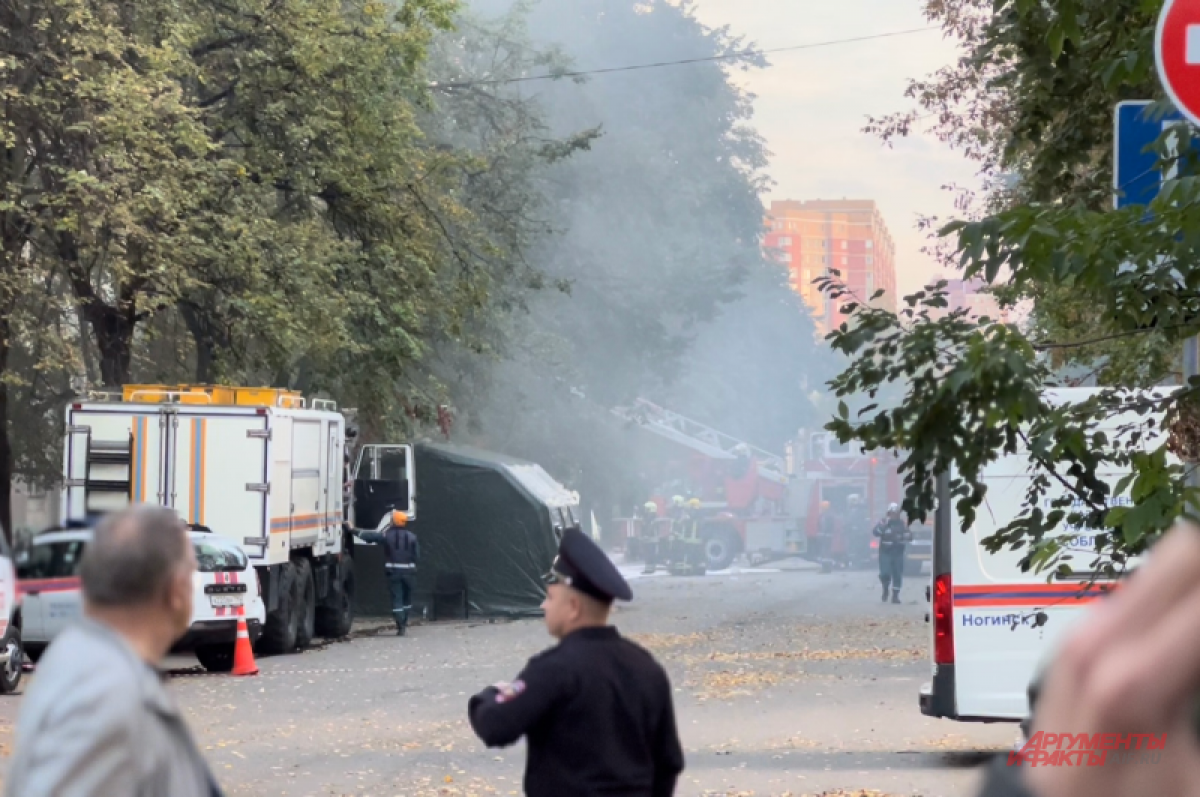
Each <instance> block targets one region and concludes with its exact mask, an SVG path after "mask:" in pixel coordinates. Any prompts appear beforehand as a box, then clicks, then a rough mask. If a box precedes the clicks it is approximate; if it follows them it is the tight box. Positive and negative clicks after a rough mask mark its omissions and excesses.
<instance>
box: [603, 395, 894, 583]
mask: <svg viewBox="0 0 1200 797" xmlns="http://www.w3.org/2000/svg"><path fill="white" fill-rule="evenodd" d="M613 414H615V415H617V416H618V417H619V418H621V419H623V420H625V421H626V422H628V423H631V424H635V425H637V426H639V427H641V428H642V429H645V430H646V431H649V432H651V433H653V434H655V435H657V436H659V437H660V438H664V439H666V440H670V441H672V442H674V443H676V444H678V445H680V446H682V447H684V448H686V449H688V450H689V451H690V458H689V459H688V461H687V473H686V475H685V476H684V477H683V478H682V479H681V481H682V482H683V483H684V484H685V485H686V488H685V489H684V492H686V493H687V494H688V495H687V497H689V498H691V497H694V498H698V499H700V501H701V507H702V519H701V528H700V536H701V538H702V539H703V540H704V544H705V553H706V554H707V557H708V567H709V569H710V570H723V569H725V568H727V567H729V565H730V564H732V562H733V561H734V559H735V558H737V556H738V555H739V554H746V556H747V557H748V558H749V560H750V561H751V562H752V563H756V564H757V563H762V562H767V561H772V560H778V559H783V558H787V557H792V556H800V557H802V558H811V557H812V555H813V554H812V549H813V547H814V546H813V545H812V540H813V538H814V537H815V536H816V534H817V531H818V528H819V522H820V517H821V506H822V503H823V502H828V503H829V509H830V510H831V511H833V512H835V513H837V514H838V515H840V516H841V517H843V518H846V519H850V518H851V517H852V515H853V512H854V510H853V509H852V506H851V505H852V503H853V502H852V500H851V496H858V504H859V507H860V509H859V512H860V513H862V514H863V522H865V523H871V522H874V521H877V520H878V519H879V518H881V517H883V515H884V513H885V512H886V510H887V506H888V504H889V503H892V502H898V501H899V500H900V495H901V483H900V478H899V473H898V468H897V463H898V461H897V459H896V457H895V456H893V455H890V454H883V453H871V454H867V453H866V452H864V451H862V450H861V449H859V448H857V447H852V446H850V445H843V444H840V443H838V441H837V439H836V438H835V437H834V436H833V435H831V434H829V433H826V432H815V433H809V432H807V431H805V430H801V431H800V433H799V435H798V436H797V438H796V439H795V440H793V441H792V442H790V443H789V444H788V446H787V451H788V453H787V455H786V456H779V455H777V454H772V453H771V452H769V451H765V450H763V449H760V448H757V447H755V446H752V445H750V444H748V443H746V442H745V441H742V440H739V439H737V438H735V437H732V436H730V435H727V434H724V433H722V432H719V431H717V430H716V429H713V428H711V427H709V426H706V425H705V424H702V423H700V422H698V421H694V420H692V419H690V418H687V417H685V416H683V415H680V414H679V413H677V412H673V411H671V410H668V409H666V408H664V407H661V406H659V405H657V404H654V403H653V402H651V401H648V400H646V399H638V400H637V401H636V402H634V403H633V404H632V405H631V406H628V407H619V408H616V409H614V410H613ZM670 499H671V496H670V495H657V496H655V502H656V503H657V504H658V505H659V507H660V513H662V512H664V511H666V509H667V508H669V503H670ZM626 525H627V528H632V523H629V522H627V524H626Z"/></svg>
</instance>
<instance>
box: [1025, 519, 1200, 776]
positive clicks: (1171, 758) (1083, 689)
mask: <svg viewBox="0 0 1200 797" xmlns="http://www.w3.org/2000/svg"><path fill="white" fill-rule="evenodd" d="M1198 689H1200V529H1198V528H1197V527H1196V526H1194V525H1192V524H1189V523H1180V524H1179V526H1178V527H1177V528H1176V529H1175V530H1173V531H1172V532H1171V533H1170V534H1169V535H1167V537H1165V538H1164V539H1163V540H1161V541H1160V542H1159V543H1158V544H1157V545H1155V546H1154V548H1153V549H1152V550H1151V551H1150V554H1149V556H1148V558H1147V562H1146V563H1145V564H1144V565H1142V566H1141V567H1140V568H1139V569H1138V571H1137V572H1136V573H1134V574H1133V575H1132V576H1130V577H1129V578H1128V579H1127V580H1126V581H1125V582H1123V583H1122V585H1121V587H1120V588H1119V589H1118V590H1117V591H1116V593H1115V594H1114V595H1113V596H1111V597H1109V598H1107V599H1105V600H1104V601H1103V602H1102V603H1101V604H1100V605H1099V606H1097V608H1096V610H1095V611H1094V613H1092V614H1091V615H1090V616H1089V617H1088V618H1087V619H1086V620H1085V621H1084V622H1083V623H1082V624H1081V626H1080V627H1079V628H1078V629H1077V630H1076V631H1075V632H1074V633H1073V634H1072V635H1071V638H1070V639H1069V640H1068V641H1067V643H1066V644H1065V645H1064V647H1063V649H1062V652H1061V653H1060V654H1059V655H1058V657H1057V659H1056V660H1055V662H1054V663H1053V665H1052V666H1051V668H1050V669H1049V671H1048V673H1047V676H1046V679H1045V681H1044V684H1043V689H1042V692H1041V695H1040V697H1039V701H1038V705H1037V709H1036V711H1035V713H1034V720H1033V728H1032V732H1033V733H1037V732H1039V731H1042V732H1045V733H1047V734H1068V733H1069V734H1086V735H1088V736H1091V735H1092V734H1120V735H1122V736H1124V735H1126V734H1154V735H1156V736H1161V735H1162V734H1166V746H1165V747H1164V748H1163V749H1162V750H1154V751H1148V752H1149V754H1150V755H1153V754H1154V753H1160V754H1161V756H1160V759H1159V762H1158V763H1151V762H1142V761H1139V760H1136V759H1139V758H1140V757H1141V756H1140V755H1139V753H1140V752H1141V751H1135V752H1134V753H1133V755H1132V756H1130V758H1132V759H1134V760H1131V761H1126V760H1119V761H1113V760H1111V756H1112V754H1110V760H1109V761H1107V762H1106V763H1105V764H1104V765H1103V766H1088V765H1087V763H1086V754H1084V759H1085V761H1083V762H1081V763H1082V765H1079V764H1076V765H1075V766H1065V765H1064V766H1046V765H1044V764H1042V765H1038V766H1029V765H1025V776H1026V782H1027V784H1028V785H1029V787H1030V788H1031V790H1032V791H1033V792H1034V794H1035V795H1037V797H1143V795H1146V796H1148V795H1156V796H1161V797H1176V796H1178V797H1184V796H1185V795H1186V796H1188V797H1191V796H1193V795H1195V797H1200V739H1198V738H1197V736H1196V733H1195V731H1194V730H1193V727H1192V716H1193V713H1192V712H1193V706H1194V698H1195V696H1196V693H1197V690H1198ZM1064 749H1065V748H1064ZM1121 752H1124V751H1121Z"/></svg>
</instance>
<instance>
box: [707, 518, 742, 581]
mask: <svg viewBox="0 0 1200 797" xmlns="http://www.w3.org/2000/svg"><path fill="white" fill-rule="evenodd" d="M701 534H702V535H703V539H704V557H705V559H707V560H708V569H709V570H724V569H725V568H727V567H729V566H730V565H731V564H733V560H734V559H736V558H737V555H738V553H739V552H740V551H741V548H742V541H741V539H740V538H739V537H738V535H737V532H736V531H734V530H733V529H731V528H727V527H721V526H716V527H710V528H708V529H706V530H704V531H703V532H701Z"/></svg>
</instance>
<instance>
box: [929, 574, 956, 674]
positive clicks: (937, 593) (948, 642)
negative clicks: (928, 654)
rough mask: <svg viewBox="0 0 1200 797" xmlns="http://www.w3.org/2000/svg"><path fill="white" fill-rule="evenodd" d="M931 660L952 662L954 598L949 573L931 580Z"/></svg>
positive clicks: (939, 662)
mask: <svg viewBox="0 0 1200 797" xmlns="http://www.w3.org/2000/svg"><path fill="white" fill-rule="evenodd" d="M933 661H934V663H936V664H953V663H954V600H953V599H952V598H951V583H950V574H949V573H945V574H943V575H940V576H938V577H937V578H935V579H934V580H933Z"/></svg>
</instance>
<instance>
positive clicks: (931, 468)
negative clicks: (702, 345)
mask: <svg viewBox="0 0 1200 797" xmlns="http://www.w3.org/2000/svg"><path fill="white" fill-rule="evenodd" d="M989 5H992V4H985V3H982V2H974V1H973V0H965V1H964V2H956V3H950V2H947V3H932V2H931V3H930V4H929V6H928V9H929V10H930V12H931V14H932V15H933V16H934V17H935V18H939V19H943V20H944V21H946V22H947V24H948V25H949V26H950V27H951V28H952V29H955V28H954V26H955V25H958V24H961V21H962V20H963V19H964V18H965V17H966V16H970V17H971V19H972V20H974V21H973V22H972V23H971V24H970V25H965V26H963V27H962V28H961V29H962V30H965V31H966V34H967V35H966V37H965V40H966V44H967V55H966V56H965V57H964V60H963V62H962V63H960V65H959V69H958V71H956V72H954V73H953V75H954V76H955V79H959V78H961V81H960V82H959V83H957V84H956V83H954V81H953V80H949V79H948V78H947V79H945V80H942V81H937V80H935V81H933V83H931V84H927V87H930V86H931V87H932V88H931V89H930V93H929V94H928V95H923V96H924V98H925V100H927V101H930V102H932V103H933V104H934V105H936V104H937V103H946V104H947V107H948V106H950V105H953V104H954V103H957V102H964V103H966V105H967V107H968V108H973V109H975V110H974V111H972V113H970V114H968V117H967V118H968V120H970V121H971V122H975V121H977V120H979V119H984V118H992V117H989V116H988V114H992V115H993V117H994V118H1000V119H1003V122H1004V123H1003V125H1002V127H1000V128H999V129H992V130H990V131H989V132H988V133H987V134H986V135H985V134H983V133H982V132H980V131H979V130H972V129H969V125H966V126H960V127H959V128H958V134H959V135H961V136H962V140H963V141H965V142H968V145H969V146H974V147H976V152H977V153H978V156H979V157H980V160H981V163H982V164H983V165H984V170H985V174H987V173H988V171H989V170H992V173H999V172H1000V171H1003V170H1007V171H1009V172H1010V173H1012V174H1015V175H1016V176H1017V177H1018V178H1019V182H1018V184H1017V186H1016V188H1015V190H1012V189H1010V190H1009V191H1008V192H1007V193H1000V194H995V195H993V196H991V197H989V201H987V202H984V203H983V206H982V212H981V213H980V214H979V216H977V217H976V218H973V219H968V220H960V221H956V222H954V223H952V224H949V225H947V226H946V227H944V228H943V229H942V235H943V236H945V237H946V240H947V241H949V242H950V244H951V247H950V248H951V250H952V251H953V253H954V254H955V256H956V257H957V258H958V259H959V262H960V263H961V266H962V269H963V272H964V274H965V275H966V276H976V275H978V276H981V277H984V278H985V279H986V280H988V281H989V282H998V281H999V280H1000V279H1001V277H1002V275H1007V281H1006V284H1005V285H1004V289H1003V292H1004V295H1005V296H1006V297H1007V298H1008V299H1009V300H1012V299H1013V298H1016V297H1019V296H1022V295H1032V296H1034V297H1036V298H1037V299H1039V300H1040V304H1039V309H1038V312H1039V313H1040V317H1039V318H1038V322H1037V323H1036V324H1035V325H1034V326H1033V330H1034V333H1035V334H1047V333H1049V334H1059V333H1067V332H1068V331H1069V332H1070V334H1069V335H1068V334H1063V337H1062V339H1057V340H1056V339H1049V340H1047V339H1043V338H1033V339H1031V338H1030V337H1029V336H1028V335H1026V334H1023V333H1022V331H1021V330H1019V329H1017V328H1016V327H1015V326H1012V325H1002V324H997V323H991V322H975V321H972V320H971V319H968V318H967V317H966V316H965V315H963V314H961V313H953V314H950V315H949V316H947V317H945V318H941V319H937V318H935V314H934V313H933V312H932V311H933V310H935V309H938V308H943V307H945V305H946V302H945V296H944V293H943V292H942V291H939V290H932V291H927V292H922V293H918V294H916V295H914V296H912V297H909V298H908V300H907V307H906V309H904V310H903V311H902V312H901V313H900V314H898V315H893V314H887V313H882V312H880V311H877V310H874V309H872V308H869V307H866V306H865V305H861V304H859V303H858V302H857V300H856V299H854V298H853V297H849V296H847V295H846V294H845V292H844V289H842V288H841V287H840V285H839V284H838V283H837V280H836V279H831V280H829V281H827V282H826V283H825V286H824V288H825V290H827V291H829V292H830V294H831V295H832V296H834V297H836V298H838V299H839V300H845V301H847V302H849V303H850V304H851V306H852V307H853V309H854V312H853V314H852V317H851V321H850V323H848V324H847V325H845V326H843V327H842V328H841V329H839V330H837V331H835V332H834V333H833V335H832V336H831V338H832V341H833V344H834V347H835V348H836V349H838V350H840V351H842V352H843V353H845V354H846V355H848V356H851V357H853V358H854V363H853V365H852V366H851V367H850V368H848V369H847V370H846V371H844V372H843V373H842V374H841V375H840V376H838V377H837V378H836V379H835V380H834V383H833V384H834V387H835V389H836V391H837V392H838V394H839V395H847V396H848V395H853V394H856V393H866V394H869V395H874V394H875V392H876V391H878V390H879V389H880V388H881V387H883V386H885V385H897V384H899V385H903V387H904V390H905V397H904V401H903V402H902V404H901V405H900V406H899V407H896V408H893V409H890V410H885V411H879V410H877V409H876V408H873V407H868V408H865V409H864V410H862V411H860V413H859V414H858V415H857V416H854V417H852V416H851V413H850V412H849V410H848V409H845V410H843V411H842V412H840V414H839V417H838V418H837V419H835V421H834V422H833V423H832V424H831V425H830V428H831V429H833V430H834V431H836V432H837V434H838V436H839V438H841V439H843V440H849V439H857V440H860V441H862V442H864V443H865V444H866V445H867V446H868V447H883V448H892V449H901V450H904V451H905V452H906V454H905V457H906V458H905V468H906V476H905V478H906V483H907V485H908V494H907V498H906V508H908V509H909V510H910V511H912V512H913V513H914V514H916V515H918V516H924V515H926V514H927V513H928V512H929V511H930V510H931V509H932V507H933V505H934V504H933V502H934V495H933V484H932V478H933V477H934V476H935V475H936V474H938V473H945V472H947V471H948V470H949V469H950V467H951V466H953V467H954V468H955V470H956V473H957V478H956V480H955V481H954V484H953V494H954V496H955V499H956V504H957V508H958V510H959V512H960V513H961V514H962V515H963V516H964V518H965V519H966V523H967V525H970V522H971V519H972V518H973V513H974V512H975V510H976V509H977V508H978V507H979V506H980V504H981V501H982V499H983V497H984V494H985V490H984V486H983V484H982V481H981V478H980V476H981V471H982V468H983V467H984V466H986V464H987V463H988V462H991V461H994V460H995V459H996V458H997V457H998V456H999V455H1001V454H1003V453H1015V452H1018V451H1021V452H1024V453H1027V454H1028V455H1029V456H1030V457H1031V458H1032V460H1033V461H1034V463H1035V465H1034V468H1035V471H1034V476H1035V477H1034V480H1033V485H1032V487H1031V489H1030V490H1029V493H1028V495H1027V500H1026V503H1025V505H1024V507H1023V511H1022V513H1021V514H1020V516H1019V517H1018V518H1017V519H1016V520H1015V521H1014V522H1013V523H1011V524H1009V525H1008V526H1007V527H1005V528H1003V529H1000V530H999V531H998V532H997V533H996V534H995V535H993V536H992V537H991V538H990V539H989V540H988V541H986V542H987V545H988V546H989V547H990V548H993V549H996V548H999V547H1000V546H1004V545H1009V546H1012V547H1018V548H1019V547H1023V548H1025V549H1026V554H1025V557H1024V565H1025V566H1027V567H1031V566H1032V567H1036V568H1038V569H1044V568H1051V567H1054V568H1062V567H1063V566H1067V567H1068V568H1069V564H1068V563H1067V562H1066V561H1065V560H1064V558H1063V556H1064V554H1063V552H1062V550H1061V541H1062V538H1061V537H1059V538H1057V539H1056V538H1055V536H1054V535H1052V534H1051V532H1052V531H1053V530H1055V529H1057V528H1059V526H1060V525H1061V524H1062V523H1063V522H1064V521H1070V522H1073V523H1078V524H1080V525H1082V526H1083V527H1086V528H1091V529H1098V530H1101V531H1102V532H1103V533H1101V534H1099V535H1097V553H1098V554H1108V555H1111V556H1112V557H1113V560H1114V561H1115V562H1116V566H1117V567H1119V566H1120V565H1121V563H1123V562H1124V561H1126V560H1127V558H1128V557H1129V556H1130V555H1135V554H1137V553H1140V552H1141V551H1144V550H1145V548H1146V546H1147V545H1149V544H1150V543H1152V542H1153V540H1155V539H1156V538H1157V537H1158V536H1159V535H1160V534H1161V533H1162V532H1163V530H1165V529H1166V528H1168V527H1169V526H1170V524H1171V523H1172V522H1173V521H1174V519H1175V518H1176V517H1177V516H1178V514H1179V513H1180V512H1181V511H1183V509H1184V507H1185V505H1186V503H1187V502H1188V501H1190V500H1193V499H1194V498H1195V495H1196V493H1195V491H1194V490H1191V489H1190V488H1186V487H1185V486H1184V483H1183V478H1182V477H1183V475H1184V473H1185V472H1186V470H1187V469H1190V468H1191V467H1194V464H1195V463H1196V462H1197V459H1198V458H1197V457H1196V455H1195V454H1196V452H1197V451H1198V450H1200V449H1197V447H1196V437H1195V431H1196V429H1197V428H1200V427H1197V425H1196V423H1195V420H1194V419H1195V418H1196V417H1197V416H1196V414H1195V413H1196V410H1195V394H1196V390H1197V387H1200V383H1197V382H1196V381H1195V380H1193V382H1192V383H1190V384H1188V385H1185V386H1184V388H1183V389H1182V390H1177V391H1174V392H1168V393H1166V394H1163V395H1159V396H1158V397H1146V396H1145V395H1143V394H1138V393H1133V392H1131V391H1129V390H1126V389H1124V388H1125V387H1126V386H1138V385H1147V384H1154V383H1156V382H1158V381H1161V380H1162V378H1163V377H1164V376H1165V375H1167V374H1169V372H1170V370H1173V366H1174V362H1175V360H1176V358H1175V356H1174V355H1173V354H1172V353H1173V352H1177V351H1178V350H1179V346H1180V344H1181V342H1182V340H1183V339H1184V338H1185V337H1186V336H1190V335H1194V334H1196V332H1197V331H1198V329H1200V325H1198V324H1197V319H1198V318H1200V315H1198V314H1197V311H1198V310H1200V305H1198V303H1200V293H1197V288H1198V287H1200V270H1198V269H1197V267H1196V265H1195V264H1196V254H1197V251H1196V250H1197V247H1198V246H1200V211H1198V210H1197V208H1198V207H1200V203H1198V200H1200V181H1198V180H1197V179H1196V178H1195V177H1190V176H1183V177H1179V178H1175V179H1171V180H1167V181H1165V182H1164V185H1163V188H1162V191H1161V193H1160V194H1159V196H1158V198H1157V199H1155V200H1154V201H1153V202H1152V203H1151V205H1150V206H1149V207H1148V208H1146V207H1132V208H1127V209H1125V210H1121V211H1113V210H1110V209H1108V208H1110V207H1111V202H1112V189H1111V187H1110V186H1111V154H1110V151H1111V130H1112V125H1111V121H1110V120H1111V114H1112V106H1113V104H1114V103H1115V102H1116V101H1118V100H1121V99H1128V98H1133V97H1139V96H1151V93H1153V96H1155V97H1161V94H1160V92H1158V90H1157V87H1156V86H1155V85H1154V82H1153V49H1152V43H1153V23H1154V20H1155V17H1156V13H1157V11H1158V9H1159V7H1160V6H1161V3H1159V2H1150V1H1147V2H1140V1H1138V0H1127V1H1125V0H1123V1H1122V2H1118V3H1101V2H1090V1H1084V2H1066V0H1063V1H1062V2H1051V3H1043V4H1035V3H1026V2H1020V1H1019V0H1002V2H999V3H995V4H994V5H992V7H991V8H989V7H988V6H989ZM947 74H950V73H947ZM916 93H917V94H922V91H921V90H917V91H916ZM930 97H935V99H932V100H929V98H930ZM964 98H965V99H964ZM927 107H928V106H927ZM985 111H986V112H985ZM943 118H944V119H945V125H946V126H945V127H944V128H943V133H944V134H946V135H949V134H950V132H951V131H952V130H954V129H955V128H954V124H955V122H954V120H953V119H952V118H950V117H949V116H945V117H943ZM1166 143H1167V136H1166V135H1164V137H1163V138H1161V139H1160V141H1159V142H1158V146H1159V152H1160V156H1161V157H1162V165H1163V166H1164V167H1170V166H1172V165H1179V166H1181V174H1183V175H1187V174H1189V171H1188V169H1189V164H1192V163H1194V158H1195V152H1194V149H1193V148H1191V147H1188V146H1184V147H1183V148H1182V151H1181V152H1180V153H1179V154H1178V155H1171V154H1169V153H1168V150H1167V149H1166ZM1147 210H1149V211H1150V212H1151V213H1152V214H1153V221H1151V222H1149V223H1148V222H1147V221H1146V212H1147ZM1064 297H1066V298H1068V299H1070V301H1068V302H1062V301H1061V300H1062V299H1063V298H1064ZM1055 301H1060V302H1061V304H1060V306H1059V307H1055V306H1053V304H1052V303H1053V302H1055ZM1081 322H1082V323H1081ZM1071 323H1073V324H1074V325H1075V328H1074V329H1071V330H1068V326H1067V325H1068V324H1071ZM1131 342H1136V343H1137V345H1138V346H1141V347H1148V348H1149V349H1151V350H1154V351H1155V352H1156V358H1154V359H1150V360H1148V361H1147V360H1143V361H1142V362H1140V363H1138V362H1137V361H1136V360H1134V358H1133V357H1131V356H1130V352H1131V351H1132V352H1133V353H1134V354H1135V356H1136V352H1137V351H1139V350H1140V351H1144V350H1145V349H1136V348H1133V347H1129V344H1130V343H1131ZM1047 352H1055V353H1059V354H1061V353H1063V352H1076V355H1074V356H1078V357H1080V359H1081V360H1083V361H1085V362H1092V363H1095V361H1096V357H1097V356H1098V355H1106V354H1107V355H1109V360H1108V364H1107V365H1108V367H1107V368H1101V369H1100V370H1101V372H1102V373H1103V375H1104V376H1105V377H1106V378H1108V379H1111V380H1114V381H1118V382H1119V383H1123V384H1117V385H1114V386H1113V387H1112V388H1111V389H1109V390H1105V391H1103V392H1102V393H1101V394H1100V395H1098V396H1096V397H1095V398H1093V399H1090V400H1088V401H1086V402H1082V403H1080V404H1076V405H1065V406H1061V405H1054V404H1051V403H1050V402H1049V401H1047V399H1046V398H1045V397H1044V392H1043V391H1044V388H1046V387H1048V386H1051V385H1053V384H1054V383H1055V381H1056V380H1055V374H1054V372H1053V370H1052V365H1054V364H1055V363H1054V362H1053V360H1052V359H1051V358H1048V357H1046V356H1043V355H1044V353H1047ZM1164 352H1167V353H1166V354H1165V355H1164ZM1112 355H1118V356H1122V355H1123V356H1124V360H1119V359H1116V358H1114V357H1113V356H1112ZM1122 362H1123V363H1124V364H1125V366H1136V367H1120V368H1118V367H1113V365H1114V364H1116V365H1121V364H1122ZM1152 411H1155V412H1157V413H1162V414H1164V415H1165V417H1166V418H1167V424H1166V427H1167V428H1164V425H1163V424H1161V423H1159V422H1158V421H1156V420H1154V419H1153V416H1152V415H1151V412H1152ZM1122 412H1133V413H1138V414H1140V415H1141V416H1142V417H1143V419H1144V420H1142V421H1141V422H1135V423H1130V424H1129V425H1128V427H1126V428H1125V429H1123V430H1122V433H1121V434H1119V435H1117V437H1118V438H1119V439H1116V440H1113V439H1110V438H1111V435H1103V434H1100V433H1099V432H1098V431H1097V429H1096V427H1097V424H1098V422H1099V420H1100V419H1102V418H1105V417H1110V416H1113V415H1114V414H1118V413H1122ZM1142 447H1145V448H1146V449H1147V450H1146V451H1145V452H1143V451H1141V450H1140V448H1142ZM1170 455H1176V456H1177V457H1179V458H1180V459H1181V460H1182V462H1180V461H1174V460H1173V459H1172V456H1170ZM1110 467H1128V468H1129V469H1131V471H1132V475H1131V476H1130V477H1129V478H1127V479H1123V480H1121V482H1120V483H1119V484H1117V485H1115V486H1110V485H1108V484H1106V483H1105V481H1104V480H1103V479H1102V478H1101V477H1100V475H1099V474H1100V473H1101V472H1102V471H1103V470H1104V469H1105V468H1110ZM1052 493H1054V494H1057V495H1058V497H1056V498H1053V499H1051V500H1050V501H1049V504H1050V506H1049V509H1048V511H1047V510H1046V509H1045V504H1044V499H1046V498H1047V496H1049V495H1051V494H1052ZM1114 494H1125V495H1126V496H1127V497H1129V498H1131V499H1132V501H1133V506H1132V507H1125V506H1119V507H1112V506H1110V503H1111V501H1112V499H1113V497H1114Z"/></svg>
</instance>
